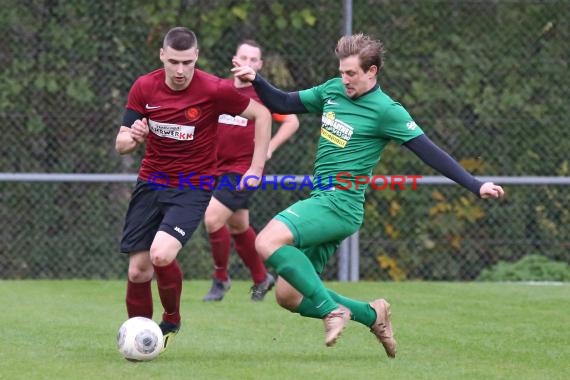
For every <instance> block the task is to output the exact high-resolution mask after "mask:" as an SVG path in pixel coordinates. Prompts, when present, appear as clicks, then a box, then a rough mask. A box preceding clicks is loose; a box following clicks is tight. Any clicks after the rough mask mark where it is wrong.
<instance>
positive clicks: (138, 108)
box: [126, 78, 145, 115]
mask: <svg viewBox="0 0 570 380" xmlns="http://www.w3.org/2000/svg"><path fill="white" fill-rule="evenodd" d="M142 87H143V86H142V80H141V78H138V79H137V80H136V81H135V83H133V85H132V87H131V90H130V91H129V95H128V97H127V106H126V108H127V109H130V110H133V111H135V112H138V113H140V114H141V115H143V114H145V109H144V106H145V101H144V95H143V94H144V91H143V88H142Z"/></svg>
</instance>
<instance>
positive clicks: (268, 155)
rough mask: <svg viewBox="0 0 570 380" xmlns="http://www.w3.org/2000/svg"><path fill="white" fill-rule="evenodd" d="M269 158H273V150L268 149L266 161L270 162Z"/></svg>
mask: <svg viewBox="0 0 570 380" xmlns="http://www.w3.org/2000/svg"><path fill="white" fill-rule="evenodd" d="M271 157H273V149H271V147H270V148H269V149H267V156H266V159H267V161H269V160H271Z"/></svg>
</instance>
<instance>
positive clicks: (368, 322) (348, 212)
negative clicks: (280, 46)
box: [232, 34, 504, 358]
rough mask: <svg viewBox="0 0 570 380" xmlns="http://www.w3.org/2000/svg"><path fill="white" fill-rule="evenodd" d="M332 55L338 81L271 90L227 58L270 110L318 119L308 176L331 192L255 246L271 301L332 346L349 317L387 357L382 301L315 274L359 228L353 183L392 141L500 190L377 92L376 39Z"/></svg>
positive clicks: (484, 194) (343, 44) (452, 173)
mask: <svg viewBox="0 0 570 380" xmlns="http://www.w3.org/2000/svg"><path fill="white" fill-rule="evenodd" d="M335 54H336V56H337V58H338V60H339V73H340V77H339V78H333V79H330V80H329V81H327V82H325V83H323V84H321V85H318V86H315V87H313V88H310V89H306V90H302V91H295V92H284V91H282V90H280V89H277V88H275V87H274V86H272V85H271V84H269V83H268V82H267V81H266V80H265V79H264V78H263V77H262V76H261V75H259V74H256V72H255V71H254V70H253V69H251V68H250V67H248V66H241V65H240V64H239V63H238V62H234V66H235V67H234V68H233V69H232V71H233V72H234V75H235V76H237V77H239V78H240V79H242V80H248V81H251V82H252V83H253V86H254V88H255V90H256V92H257V93H258V95H259V97H260V98H261V100H262V101H263V103H264V104H265V105H266V106H267V107H268V108H269V109H270V110H272V111H273V112H279V113H283V114H301V113H308V112H310V113H318V114H321V115H322V118H321V136H320V139H319V144H318V148H317V155H316V159H315V168H314V173H313V176H314V178H319V177H320V178H331V179H332V180H331V181H330V182H331V184H332V186H330V187H327V186H317V187H316V188H315V189H314V190H313V191H312V192H311V196H310V198H308V199H305V200H302V201H299V202H296V203H294V204H293V205H291V206H290V207H288V208H287V209H285V210H284V211H282V212H280V213H279V214H278V215H277V216H275V218H274V219H272V220H271V221H270V222H269V223H268V224H267V226H265V228H264V229H263V230H262V231H261V232H260V233H259V235H258V236H257V240H256V248H257V251H258V253H259V254H260V255H261V257H262V258H263V259H264V260H265V262H266V263H267V264H268V265H271V266H272V267H273V268H274V269H275V271H276V272H277V274H278V275H279V279H278V281H277V285H276V293H275V294H276V298H277V302H278V303H279V305H281V306H282V307H284V308H286V309H288V310H290V311H292V312H295V313H299V314H301V315H302V316H305V317H311V318H320V319H322V320H323V321H324V326H325V344H326V345H327V346H332V345H334V344H335V343H336V341H337V339H338V337H339V336H340V334H341V332H342V331H343V329H344V327H345V326H346V324H347V323H348V321H349V320H350V319H353V320H354V321H356V322H359V323H361V324H363V325H365V326H367V327H369V328H370V331H371V332H372V333H373V334H374V335H375V336H376V338H377V339H378V340H379V342H380V343H381V344H382V346H383V347H384V350H385V351H386V354H387V355H388V356H389V357H391V358H393V357H395V356H396V340H395V339H394V334H393V330H392V325H391V322H390V305H389V304H388V302H386V300H385V299H382V298H380V299H377V300H374V301H372V302H370V303H367V302H361V301H358V300H354V299H351V298H347V297H344V296H342V295H340V294H337V293H335V292H334V291H332V290H330V289H327V288H326V287H325V286H324V284H323V283H322V281H321V279H320V277H319V274H320V273H321V272H322V270H323V269H324V267H325V265H326V263H327V261H328V259H329V258H330V257H331V255H333V254H334V252H335V251H336V250H337V248H338V246H339V244H340V242H341V241H342V240H343V239H344V238H346V237H347V236H350V235H351V234H353V233H354V232H356V231H357V230H358V229H359V228H360V225H361V224H362V221H363V218H364V192H365V190H366V186H365V185H362V183H360V184H358V186H357V183H356V177H357V176H359V177H360V178H362V176H370V175H371V174H372V169H373V168H374V166H375V165H376V164H377V163H378V161H379V159H380V156H381V154H382V151H383V150H384V148H385V146H386V145H387V144H388V143H389V142H390V141H395V142H396V143H398V144H403V145H404V146H405V147H406V148H408V149H410V150H411V151H412V152H414V153H415V154H416V155H417V156H418V157H419V158H420V159H422V160H423V161H424V162H425V163H426V164H428V165H429V166H431V167H433V168H434V169H436V170H438V171H439V172H440V173H442V174H443V175H445V176H447V177H448V178H450V179H452V180H453V181H455V182H456V183H458V184H460V185H462V186H463V187H465V188H467V189H468V190H470V191H471V192H473V193H474V194H475V195H477V196H479V197H481V198H500V197H502V196H503V195H504V191H503V189H502V188H501V186H498V185H495V184H494V183H492V182H485V183H483V182H481V181H479V180H477V179H476V178H475V177H473V176H472V175H471V174H470V173H468V172H467V171H466V170H465V169H464V168H463V167H461V166H460V165H459V163H458V162H457V161H456V160H454V159H453V158H452V157H451V156H450V155H449V154H447V153H446V152H444V151H443V150H442V149H441V148H439V147H438V146H437V145H435V144H434V143H433V142H432V141H431V140H430V139H429V138H428V137H427V136H426V135H425V134H424V132H423V131H422V129H421V128H420V127H419V126H418V125H417V124H416V123H415V122H414V120H413V119H412V117H411V116H410V115H409V114H408V112H407V111H406V110H405V109H404V107H402V105H400V104H399V103H397V102H396V101H394V100H392V99H391V98H390V97H389V96H388V95H386V94H385V93H384V92H383V91H382V90H381V89H380V87H379V86H378V84H377V75H378V73H379V71H380V70H381V69H382V66H383V64H384V46H383V44H382V42H381V41H377V40H374V39H372V38H370V37H369V36H367V35H364V34H355V35H351V36H344V37H342V38H341V39H340V40H339V41H338V43H337V46H336V49H335ZM339 173H343V174H342V176H344V177H341V176H339ZM339 180H340V181H339ZM349 185H351V186H349Z"/></svg>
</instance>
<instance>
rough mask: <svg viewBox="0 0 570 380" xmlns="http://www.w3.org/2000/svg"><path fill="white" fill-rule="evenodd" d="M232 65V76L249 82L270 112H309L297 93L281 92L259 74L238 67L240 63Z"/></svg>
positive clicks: (250, 69) (247, 68) (243, 67)
mask: <svg viewBox="0 0 570 380" xmlns="http://www.w3.org/2000/svg"><path fill="white" fill-rule="evenodd" d="M233 63H234V66H235V67H234V68H233V69H232V72H233V73H234V76H236V77H238V78H240V79H241V80H243V81H247V82H251V84H252V85H253V88H254V89H255V92H256V93H257V95H258V96H259V98H260V99H261V101H262V102H263V104H264V105H265V106H266V107H267V108H269V109H270V110H271V112H277V113H281V114H299V113H308V112H309V111H308V110H307V108H306V107H305V106H304V105H303V103H302V102H301V98H300V97H299V92H298V91H294V92H286V91H283V90H281V89H279V88H277V87H275V86H273V85H272V84H271V83H269V82H268V81H267V80H266V79H265V78H263V77H262V76H261V75H260V74H259V73H256V72H255V70H253V69H252V68H251V67H249V66H240V63H239V62H237V61H233Z"/></svg>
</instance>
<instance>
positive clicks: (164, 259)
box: [150, 247, 175, 267]
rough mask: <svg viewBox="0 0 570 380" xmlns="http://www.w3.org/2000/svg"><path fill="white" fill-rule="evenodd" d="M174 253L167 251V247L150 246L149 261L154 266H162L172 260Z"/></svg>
mask: <svg viewBox="0 0 570 380" xmlns="http://www.w3.org/2000/svg"><path fill="white" fill-rule="evenodd" d="M174 258H175V255H173V254H172V253H171V252H168V250H167V249H164V248H162V247H157V248H151V249H150V261H151V262H152V265H153V266H155V267H164V266H167V265H168V264H170V263H171V262H172V260H174Z"/></svg>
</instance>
